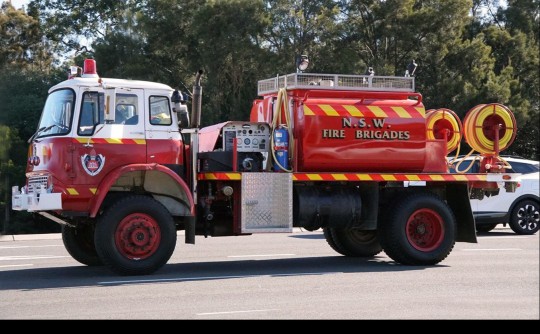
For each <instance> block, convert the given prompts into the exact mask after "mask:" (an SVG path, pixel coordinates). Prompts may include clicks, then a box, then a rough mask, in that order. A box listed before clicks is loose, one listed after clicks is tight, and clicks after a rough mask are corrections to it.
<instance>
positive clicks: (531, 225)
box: [510, 199, 540, 234]
mask: <svg viewBox="0 0 540 334" xmlns="http://www.w3.org/2000/svg"><path fill="white" fill-rule="evenodd" d="M539 212H540V209H539V205H538V202H535V201H533V200H530V199H527V200H524V201H521V202H519V203H517V204H516V206H514V208H513V209H512V213H511V214H510V228H511V229H512V230H513V231H514V232H516V233H517V234H535V233H536V232H537V231H538V227H539V221H540V214H539Z"/></svg>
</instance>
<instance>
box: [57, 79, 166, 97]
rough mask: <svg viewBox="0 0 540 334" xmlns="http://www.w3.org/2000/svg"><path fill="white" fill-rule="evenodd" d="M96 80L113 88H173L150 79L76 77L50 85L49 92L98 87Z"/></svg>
mask: <svg viewBox="0 0 540 334" xmlns="http://www.w3.org/2000/svg"><path fill="white" fill-rule="evenodd" d="M98 80H101V81H102V84H104V85H106V86H110V87H115V88H133V89H142V88H144V89H157V90H166V91H173V89H172V88H171V87H170V86H168V85H165V84H161V83H157V82H151V81H141V80H125V79H112V78H95V77H91V78H83V77H76V78H72V79H68V80H66V81H62V82H61V83H59V84H57V85H55V86H53V87H51V88H50V89H49V93H50V92H52V91H55V90H57V89H61V88H74V87H100V86H102V84H100V83H99V81H98Z"/></svg>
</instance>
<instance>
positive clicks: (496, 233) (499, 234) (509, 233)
mask: <svg viewBox="0 0 540 334" xmlns="http://www.w3.org/2000/svg"><path fill="white" fill-rule="evenodd" d="M476 235H477V236H479V237H506V236H519V234H517V233H514V231H512V230H510V231H489V232H476Z"/></svg>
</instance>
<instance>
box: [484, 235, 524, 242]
mask: <svg viewBox="0 0 540 334" xmlns="http://www.w3.org/2000/svg"><path fill="white" fill-rule="evenodd" d="M479 237H481V238H482V241H484V240H491V239H528V238H530V237H527V236H507V237H482V236H481V235H480V236H479Z"/></svg>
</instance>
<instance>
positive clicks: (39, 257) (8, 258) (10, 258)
mask: <svg viewBox="0 0 540 334" xmlns="http://www.w3.org/2000/svg"><path fill="white" fill-rule="evenodd" d="M64 257H70V256H56V255H34V256H30V255H20V256H17V255H15V256H0V261H19V260H42V259H60V258H64Z"/></svg>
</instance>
